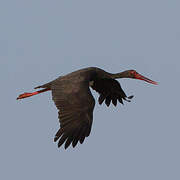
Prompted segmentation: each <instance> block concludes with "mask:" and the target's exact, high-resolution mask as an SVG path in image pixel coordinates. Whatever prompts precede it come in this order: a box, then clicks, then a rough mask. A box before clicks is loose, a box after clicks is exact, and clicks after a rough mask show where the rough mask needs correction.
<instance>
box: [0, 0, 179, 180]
mask: <svg viewBox="0 0 180 180" xmlns="http://www.w3.org/2000/svg"><path fill="white" fill-rule="evenodd" d="M0 4H1V5H0V23H1V28H0V72H1V76H0V80H1V94H0V98H1V101H0V105H1V125H0V142H1V148H0V169H1V173H0V179H19V180H21V179H22V180H24V179H26V180H30V179H44V180H46V179H79V180H81V179H86V180H90V179H122V180H132V179H133V180H152V179H153V180H160V179H163V180H169V179H173V180H179V179H180V171H179V169H180V153H179V152H180V143H179V137H180V131H179V127H180V121H179V109H180V108H179V92H180V85H179V77H180V76H179V74H180V73H179V72H180V71H179V66H180V23H179V17H180V11H179V7H180V1H176V0H151V1H147V0H136V1H134V0H128V1H127V0H121V1H118V0H111V1H107V0H91V1H85V0H68V1H67V0H66V1H65V0H61V1H58V0H54V1H47V0H31V1H25V0H14V1H10V0H6V1H1V3H0ZM88 66H97V67H100V68H102V69H104V70H106V71H109V72H120V71H123V70H127V69H136V70H137V71H138V72H139V73H141V74H143V75H145V76H147V77H149V78H151V79H152V80H155V81H158V82H159V86H154V85H150V84H147V83H145V82H141V81H138V80H130V79H122V80H120V82H121V86H122V88H123V89H124V91H125V92H126V94H127V95H132V94H133V95H135V97H134V99H133V100H132V102H131V103H126V104H125V105H124V106H121V105H118V106H117V107H116V108H114V107H113V106H111V107H109V108H107V107H106V106H105V105H102V106H100V105H98V103H96V108H95V111H94V123H93V128H92V131H91V135H90V137H88V138H87V139H86V140H85V142H84V144H83V145H78V146H77V147H76V148H75V149H73V148H72V147H70V148H68V149H67V150H66V151H65V150H64V149H63V148H61V149H58V148H57V144H55V143H54V142H53V138H54V135H55V133H56V131H57V130H58V127H59V122H58V118H57V110H56V107H55V106H54V103H53V102H52V101H51V93H50V92H47V93H44V94H41V95H39V96H34V97H32V98H29V99H25V100H22V101H16V97H17V95H19V94H20V93H23V92H28V91H31V90H33V87H35V86H38V85H41V84H43V83H46V82H48V81H50V80H53V79H55V78H57V77H58V76H59V75H63V74H67V73H69V72H72V71H74V70H77V69H80V68H84V67H88ZM93 95H94V96H95V98H96V99H97V98H98V96H97V94H96V93H95V92H93Z"/></svg>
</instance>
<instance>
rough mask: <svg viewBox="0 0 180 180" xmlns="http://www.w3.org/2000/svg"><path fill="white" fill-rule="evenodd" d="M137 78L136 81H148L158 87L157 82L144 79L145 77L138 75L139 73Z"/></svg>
mask: <svg viewBox="0 0 180 180" xmlns="http://www.w3.org/2000/svg"><path fill="white" fill-rule="evenodd" d="M135 78H136V79H139V80H143V81H146V82H148V83H151V84H155V85H158V83H157V82H155V81H153V80H151V79H148V78H147V77H144V76H142V75H141V74H138V73H137V74H136V75H135Z"/></svg>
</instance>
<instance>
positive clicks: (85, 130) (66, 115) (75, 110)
mask: <svg viewBox="0 0 180 180" xmlns="http://www.w3.org/2000/svg"><path fill="white" fill-rule="evenodd" d="M51 89H52V97H53V100H54V102H55V105H56V107H57V108H58V110H59V112H58V114H59V116H58V118H59V120H60V129H59V130H58V132H57V133H56V135H55V138H54V141H57V140H59V142H58V147H60V146H61V145H62V144H63V143H64V142H65V146H64V147H65V149H66V148H67V147H68V146H69V145H70V144H71V143H72V146H73V147H75V146H76V145H77V143H78V141H79V142H80V143H81V144H82V143H83V142H84V139H85V137H88V136H89V134H90V132H91V126H92V122H93V109H94V105H95V100H94V98H93V96H92V94H91V92H90V89H89V84H88V82H85V81H82V82H78V83H77V82H76V83H73V82H72V81H63V83H58V81H57V82H56V81H55V82H54V83H53V84H52V87H51Z"/></svg>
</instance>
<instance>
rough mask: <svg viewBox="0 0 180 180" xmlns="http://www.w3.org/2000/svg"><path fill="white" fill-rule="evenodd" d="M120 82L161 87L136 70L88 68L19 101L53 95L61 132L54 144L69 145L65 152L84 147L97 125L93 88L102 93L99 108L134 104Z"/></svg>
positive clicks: (46, 85) (48, 84)
mask: <svg viewBox="0 0 180 180" xmlns="http://www.w3.org/2000/svg"><path fill="white" fill-rule="evenodd" d="M118 78H133V79H139V80H143V81H146V82H148V83H151V84H155V85H157V82H155V81H152V80H150V79H148V78H146V77H144V76H142V75H141V74H139V73H137V72H136V71H135V70H127V71H123V72H120V73H115V74H112V73H108V72H106V71H104V70H102V69H100V68H97V67H89V68H84V69H81V70H78V71H75V72H72V73H70V74H67V75H65V76H60V77H58V78H57V79H55V80H53V81H51V82H49V83H46V84H44V85H41V86H38V87H35V89H37V88H42V89H41V90H39V91H35V92H32V93H23V94H20V95H19V96H18V97H17V99H23V98H27V97H30V96H34V95H36V94H40V93H42V92H45V91H50V90H51V91H52V99H53V101H54V102H55V105H56V107H57V109H58V110H59V111H58V115H59V116H58V118H59V122H60V129H59V130H58V131H57V133H56V135H55V138H54V141H55V142H56V141H57V140H59V141H58V147H60V146H61V145H62V144H63V143H65V145H64V147H65V149H66V148H67V147H68V146H69V145H70V144H71V143H72V146H73V147H75V146H76V145H77V143H78V141H79V142H80V143H81V144H82V143H83V142H84V139H85V137H88V136H89V134H90V132H91V127H92V122H93V109H94V106H95V100H94V98H93V96H92V94H91V91H90V88H89V87H91V88H92V89H93V90H95V91H97V92H98V93H99V95H100V96H99V99H98V101H99V104H102V103H103V101H105V104H106V105H107V106H109V105H110V103H111V101H112V104H113V105H114V106H116V105H117V101H119V102H120V103H121V104H123V101H128V102H130V99H132V98H133V96H129V97H127V96H126V94H125V92H124V91H123V90H122V88H121V86H120V83H119V82H118V81H117V80H116V79H118Z"/></svg>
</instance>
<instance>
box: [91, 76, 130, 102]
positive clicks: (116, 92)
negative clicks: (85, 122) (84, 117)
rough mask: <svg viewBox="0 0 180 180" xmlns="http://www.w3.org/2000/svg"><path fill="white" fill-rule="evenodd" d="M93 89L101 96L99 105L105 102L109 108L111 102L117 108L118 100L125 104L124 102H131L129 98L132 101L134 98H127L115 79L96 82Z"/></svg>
mask: <svg viewBox="0 0 180 180" xmlns="http://www.w3.org/2000/svg"><path fill="white" fill-rule="evenodd" d="M91 87H92V88H93V89H94V90H95V91H97V92H98V93H99V94H100V96H99V99H98V101H99V104H102V103H103V101H104V100H105V104H106V105H107V106H109V105H110V103H111V102H112V103H113V104H114V106H116V105H117V100H118V101H119V102H120V103H121V104H123V100H125V101H129V100H127V98H128V99H130V98H132V97H133V96H130V97H127V96H126V94H125V92H124V91H123V89H122V88H121V85H120V83H119V82H118V81H116V80H115V79H107V78H104V79H98V80H94V83H93V85H92V86H91Z"/></svg>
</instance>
